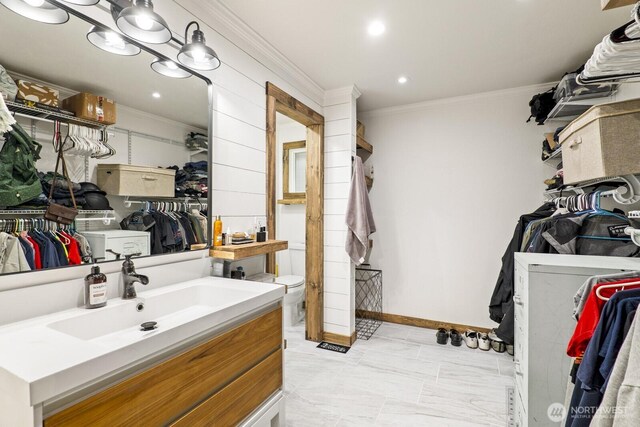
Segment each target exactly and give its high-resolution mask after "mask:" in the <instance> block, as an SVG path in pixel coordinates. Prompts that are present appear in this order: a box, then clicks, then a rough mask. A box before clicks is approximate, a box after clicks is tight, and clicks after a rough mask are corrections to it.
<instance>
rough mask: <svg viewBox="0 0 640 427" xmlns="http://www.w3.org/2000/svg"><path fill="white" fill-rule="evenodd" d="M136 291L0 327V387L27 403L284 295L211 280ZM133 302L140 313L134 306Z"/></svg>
mask: <svg viewBox="0 0 640 427" xmlns="http://www.w3.org/2000/svg"><path fill="white" fill-rule="evenodd" d="M137 290H138V298H137V299H133V300H122V299H120V298H115V299H110V300H109V301H108V303H107V306H106V307H102V308H97V309H93V310H86V309H84V308H75V309H71V310H65V311H61V312H57V313H52V314H50V315H46V316H41V317H36V318H33V319H28V320H25V321H22V322H16V323H14V324H8V325H5V326H2V327H0V348H2V349H3V351H2V352H0V386H2V385H3V384H5V385H6V384H11V387H10V389H11V390H22V391H25V392H28V401H29V402H30V405H32V406H33V405H35V404H37V403H42V402H44V401H46V400H48V399H51V398H54V397H55V396H59V395H61V394H64V393H66V392H69V391H71V390H74V389H76V388H77V387H80V386H83V385H85V384H88V383H90V382H91V381H94V380H95V379H96V378H102V377H104V376H108V375H111V374H112V373H113V372H116V371H119V370H121V369H123V368H126V367H128V366H131V365H132V364H139V363H143V361H145V360H147V359H149V358H151V357H154V356H155V355H159V354H164V353H165V352H166V351H167V349H169V348H172V347H174V346H177V347H179V346H182V345H189V343H190V341H192V340H197V339H199V338H198V337H199V336H201V335H202V334H212V333H215V331H216V330H217V329H218V328H224V327H228V326H226V325H230V324H231V325H232V324H233V322H235V321H238V319H240V318H242V317H243V316H245V315H248V314H249V313H253V312H256V311H257V310H261V309H262V308H264V307H267V306H272V305H273V304H275V303H276V302H277V301H278V300H281V299H282V297H284V288H283V287H282V286H277V285H272V284H269V283H256V282H249V281H239V280H231V279H223V278H217V277H204V278H202V279H196V280H191V281H188V282H183V283H179V284H175V285H170V286H165V287H161V288H157V289H151V290H146V291H145V290H144V288H143V287H141V286H138V289H137ZM139 303H144V309H143V310H142V311H137V310H136V306H137V305H138V304H139ZM148 321H154V322H157V329H154V330H152V331H141V330H140V329H141V328H140V324H141V323H143V322H148ZM6 390H8V389H5V390H4V391H6ZM4 391H3V389H2V388H1V387H0V392H4Z"/></svg>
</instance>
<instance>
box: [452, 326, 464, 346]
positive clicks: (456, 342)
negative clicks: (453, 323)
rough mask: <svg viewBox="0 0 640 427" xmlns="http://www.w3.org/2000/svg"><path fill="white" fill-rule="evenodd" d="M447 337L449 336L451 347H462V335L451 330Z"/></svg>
mask: <svg viewBox="0 0 640 427" xmlns="http://www.w3.org/2000/svg"><path fill="white" fill-rule="evenodd" d="M449 335H450V336H451V345H453V346H455V347H460V346H461V345H462V335H460V332H458V331H457V330H455V329H452V330H451V331H450V332H449Z"/></svg>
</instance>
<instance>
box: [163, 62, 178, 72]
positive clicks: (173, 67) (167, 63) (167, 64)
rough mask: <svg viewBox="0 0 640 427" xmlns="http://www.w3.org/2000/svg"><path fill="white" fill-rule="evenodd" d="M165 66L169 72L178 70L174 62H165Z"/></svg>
mask: <svg viewBox="0 0 640 427" xmlns="http://www.w3.org/2000/svg"><path fill="white" fill-rule="evenodd" d="M165 65H166V66H167V68H168V69H170V70H177V69H178V65H176V63H175V62H173V61H166V62H165Z"/></svg>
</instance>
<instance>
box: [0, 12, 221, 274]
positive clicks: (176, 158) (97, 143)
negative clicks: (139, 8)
mask: <svg viewBox="0 0 640 427" xmlns="http://www.w3.org/2000/svg"><path fill="white" fill-rule="evenodd" d="M50 3H52V4H56V5H60V6H61V7H70V6H69V5H66V6H65V5H64V4H62V3H60V2H50ZM105 3H107V4H109V3H110V4H114V3H115V4H123V3H128V2H127V1H124V2H123V1H122V0H118V1H117V2H105ZM29 4H30V3H29ZM94 7H95V8H98V7H101V8H103V9H104V10H105V11H108V9H106V8H105V6H104V5H102V4H100V5H96V6H90V7H86V8H85V9H82V10H87V9H89V8H94ZM76 15H77V14H76V13H70V16H69V19H68V20H67V21H65V22H63V23H60V25H50V24H46V23H42V22H37V21H35V20H31V19H27V18H25V17H24V16H21V15H20V14H18V13H15V12H13V11H11V10H9V8H7V7H3V6H2V5H0V22H2V25H1V26H0V38H2V40H4V41H5V43H3V44H2V47H0V65H2V66H3V67H4V68H5V69H6V71H7V72H8V74H9V75H10V77H11V78H12V79H14V80H17V81H18V86H19V87H18V89H19V93H18V96H17V97H15V98H14V97H11V96H7V98H6V101H5V104H6V106H7V109H8V110H9V112H10V114H11V116H13V117H14V118H15V120H16V121H17V125H19V126H20V128H21V129H22V130H23V131H24V132H25V133H26V134H27V135H28V136H29V137H31V138H32V139H33V140H35V141H36V142H37V143H39V144H40V145H42V150H41V153H40V159H39V160H37V162H36V163H35V168H36V169H37V172H38V174H39V181H40V184H41V187H42V192H40V193H39V194H38V195H37V196H36V197H29V200H24V201H22V203H19V204H17V203H15V202H10V203H8V204H6V205H5V206H2V207H0V240H1V241H5V242H7V241H8V242H11V244H12V245H13V246H12V248H13V249H12V250H15V251H20V254H21V255H18V254H17V253H13V252H12V254H9V253H7V252H6V253H5V254H4V255H3V256H4V257H5V259H7V257H9V256H11V257H14V256H15V258H11V259H15V260H16V261H15V262H5V263H3V264H2V266H0V268H1V271H0V274H8V273H19V272H29V271H34V270H40V269H42V270H46V269H49V268H62V267H67V268H69V267H72V266H75V265H79V264H81V263H85V262H90V260H89V253H88V251H89V249H88V248H90V253H91V256H93V257H97V258H99V259H100V260H99V261H100V262H106V261H114V262H122V258H123V257H124V255H127V254H140V255H139V256H155V255H166V254H174V253H179V252H184V251H190V250H204V249H205V248H207V247H208V242H209V239H210V236H208V233H207V232H206V231H207V230H208V229H211V228H210V226H208V224H210V221H211V219H210V218H209V217H208V216H209V214H210V212H209V210H210V207H211V200H210V192H209V191H208V183H209V178H210V176H211V174H210V171H209V168H208V160H209V158H210V157H209V153H208V149H209V145H208V144H209V141H210V137H209V131H210V120H211V119H210V110H211V108H210V92H211V89H210V88H209V89H208V86H210V85H209V84H210V82H209V81H208V80H207V79H205V78H203V77H202V76H201V75H199V74H197V73H195V72H194V73H189V72H188V71H187V69H185V68H183V67H182V66H179V65H176V63H174V62H172V61H169V62H164V60H166V57H163V56H162V55H161V54H159V53H158V54H157V55H156V54H153V51H151V52H150V51H149V49H148V48H147V47H146V46H144V45H142V46H141V47H142V49H141V48H140V45H139V44H137V43H136V42H134V41H133V40H131V39H128V38H127V37H121V36H120V35H116V36H114V35H113V34H114V33H111V34H109V33H104V32H102V31H101V29H103V28H102V27H100V23H99V22H95V21H93V18H89V17H87V16H76ZM104 15H105V16H107V17H109V18H110V16H109V15H108V14H106V13H105V14H104ZM111 24H113V23H112V22H110V23H109V25H111ZM94 25H97V26H94ZM175 30H176V31H180V30H182V28H180V29H175ZM130 42H131V43H130ZM96 45H101V46H102V47H101V48H98V47H96ZM114 51H117V53H118V54H114V53H113V52H114ZM176 53H177V50H176ZM152 64H153V65H152ZM160 72H162V74H160ZM42 88H45V89H42ZM38 91H41V92H42V91H44V92H47V93H49V94H50V98H46V97H45V96H40V95H38ZM79 93H80V94H83V93H85V94H88V95H77V94H79ZM68 98H71V100H70V101H65V99H68ZM111 100H113V101H114V102H115V104H111ZM58 132H59V135H60V137H59V139H57V138H55V136H56V134H57V133H58ZM6 135H7V134H5V136H6ZM0 144H2V145H5V144H6V138H3V137H0ZM60 144H62V145H63V147H64V149H63V152H64V158H65V160H66V164H67V167H68V175H69V178H70V179H71V181H72V191H71V192H73V194H74V196H75V200H76V202H77V205H78V208H79V214H78V216H77V218H76V220H75V222H74V223H73V224H71V225H69V226H65V227H61V226H58V225H57V224H55V223H53V222H45V221H44V220H43V212H44V210H45V209H46V207H47V198H48V191H49V189H50V188H51V187H53V190H54V191H53V199H54V200H55V202H56V203H59V204H62V205H67V206H71V205H72V201H71V200H70V191H69V189H68V186H67V184H66V182H65V181H64V179H59V180H58V181H57V183H56V184H55V185H54V184H53V171H54V169H55V165H56V148H55V147H57V146H59V145H60ZM1 185H2V184H0V196H1V194H2V191H5V192H6V191H9V190H8V189H7V188H6V187H5V188H2V187H1ZM0 199H1V197H0ZM45 250H46V252H47V255H46V259H45V255H44V252H45ZM37 252H40V254H39V255H37ZM37 256H39V257H40V259H39V260H38V261H36V257H37ZM65 258H66V261H65ZM25 260H26V261H27V263H26V264H25Z"/></svg>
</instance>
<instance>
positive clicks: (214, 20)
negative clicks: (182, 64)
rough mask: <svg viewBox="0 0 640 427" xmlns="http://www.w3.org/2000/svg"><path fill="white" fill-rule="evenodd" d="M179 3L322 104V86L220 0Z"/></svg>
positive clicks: (190, 0) (191, 0) (189, 0)
mask: <svg viewBox="0 0 640 427" xmlns="http://www.w3.org/2000/svg"><path fill="white" fill-rule="evenodd" d="M182 6H183V7H184V8H185V9H187V10H188V11H189V12H191V13H192V14H193V15H195V16H198V17H199V18H200V19H202V20H203V21H205V22H206V23H207V24H208V25H209V26H211V27H212V28H215V29H216V30H217V31H220V32H223V33H224V35H225V37H227V38H228V39H229V40H231V41H232V42H233V43H234V44H236V46H238V47H239V48H240V49H242V50H244V51H245V52H246V53H248V54H249V55H250V56H252V57H253V58H254V59H256V60H257V61H258V62H260V63H262V65H264V66H266V67H267V68H269V69H270V70H271V71H273V72H274V73H276V74H277V75H278V76H280V77H281V78H283V79H285V80H286V81H287V82H289V83H291V84H292V85H293V86H294V87H296V88H297V89H298V90H300V92H302V93H303V94H304V95H306V96H307V97H309V98H310V99H311V100H312V101H314V102H316V103H317V104H318V105H322V101H323V99H324V89H323V88H322V87H320V86H319V85H318V84H317V83H316V82H314V81H313V80H312V79H311V77H309V76H308V75H307V74H306V73H305V72H304V71H302V70H301V69H300V68H299V67H298V66H297V65H295V64H294V63H293V62H291V61H290V60H289V59H288V58H287V57H286V56H285V55H283V54H282V52H280V51H279V50H278V49H276V48H275V47H274V46H273V45H272V44H271V43H269V42H268V41H267V40H265V39H264V38H263V37H262V36H261V35H260V34H258V33H257V32H256V31H255V30H254V29H253V28H251V27H250V26H249V25H248V24H247V23H246V22H244V21H243V20H242V19H241V18H240V17H238V15H236V14H235V13H234V12H233V11H232V10H231V9H229V8H228V7H227V6H226V5H225V4H223V3H222V2H221V1H220V0H209V1H193V0H188V1H184V2H183V4H182Z"/></svg>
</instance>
